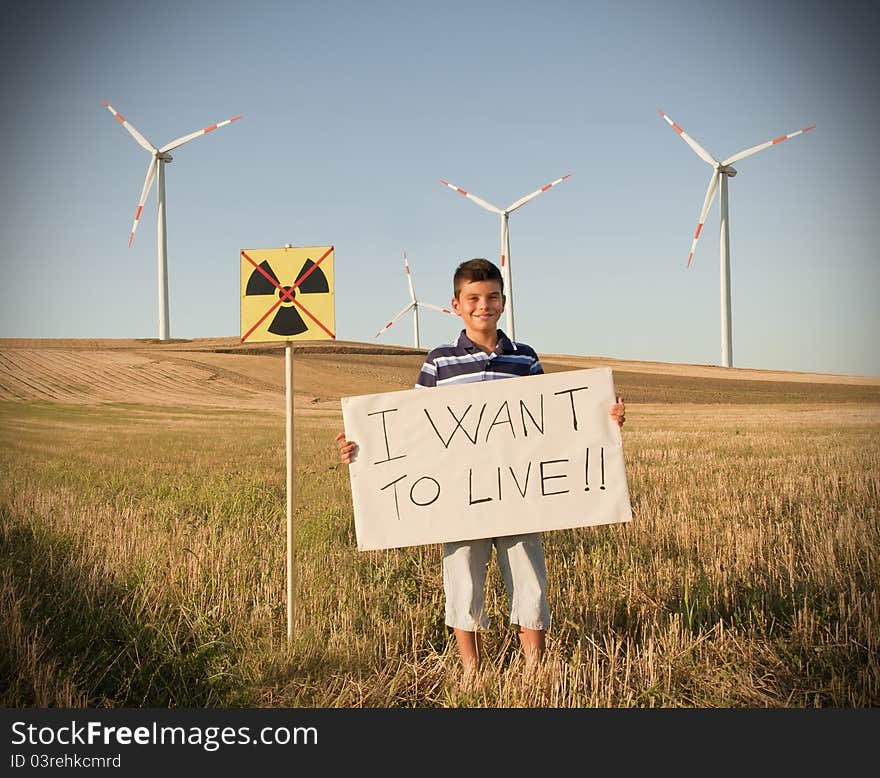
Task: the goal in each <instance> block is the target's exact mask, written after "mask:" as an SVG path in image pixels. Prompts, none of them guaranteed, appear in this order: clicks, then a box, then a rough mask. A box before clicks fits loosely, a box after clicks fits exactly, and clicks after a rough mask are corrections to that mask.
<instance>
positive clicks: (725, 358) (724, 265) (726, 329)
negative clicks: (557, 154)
mask: <svg viewBox="0 0 880 778" xmlns="http://www.w3.org/2000/svg"><path fill="white" fill-rule="evenodd" d="M657 113H659V114H660V115H661V116H662V117H663V118H664V119H665V120H666V121H667V122H668V123H669V126H670V127H672V129H673V130H675V131H676V132H677V133H678V134H679V135H681V138H682V140H683V141H684V142H685V143H687V145H688V146H690V147H691V148H692V149H693V150H694V151H695V152H696V154H697V156H698V157H699V158H700V159H702V160H703V161H704V162H707V163H708V164H709V165H711V166H712V168H713V170H712V176H711V178H710V179H709V188H708V189H707V190H706V199H705V200H704V201H703V210H702V211H701V212H700V221H699V222H698V223H697V231H696V232H695V233H694V240H693V243H691V253H690V254H689V255H688V261H687V266H688V267H690V266H691V260H692V259H693V258H694V251H695V250H696V248H697V241H698V240H699V238H700V231H701V230H702V229H703V223H704V222H705V221H706V214H707V213H708V212H709V207H710V206H711V205H712V201H713V200H714V199H715V190H716V189H717V188H718V184H719V183H720V184H721V187H720V188H721V196H720V202H721V204H720V206H719V207H720V209H721V365H722V366H723V367H731V365H732V364H733V330H732V327H731V322H730V235H729V230H730V222H729V219H728V212H727V179H728V178H733V176H735V175H736V169H735V168H733V167H731V165H732V164H733V163H734V162H739V160H741V159H745V158H746V157H750V156H751V155H752V154H757V153H758V152H759V151H763V150H764V149H767V148H770V146H775V145H776V144H777V143H782V141H784V140H788V139H789V138H794V137H796V136H798V135H803V134H804V133H805V132H809V131H810V130H813V129H815V128H816V125H815V124H813V125H810V126H809V127H804V129H802V130H798V131H797V132H790V133H789V134H788V135H782V136H780V137H778V138H774V139H773V140H768V141H767V142H766V143H759V144H758V145H757V146H752V147H751V148H748V149H745V150H743V151H740V152H738V153H736V154H734V155H733V156H732V157H728V158H727V159H725V160H724V161H723V162H719V161H718V160H717V159H715V157H713V156H712V155H711V154H710V153H709V152H708V151H706V149H704V148H703V147H702V146H701V145H700V144H699V143H697V142H696V141H695V140H694V139H693V138H692V137H691V136H690V135H688V134H687V133H686V132H685V131H684V130H683V129H681V127H679V126H678V125H677V124H676V123H675V122H674V121H672V119H670V118H669V117H668V116H667V115H666V114H665V113H663V111H662V110H661V109H660V108H658V109H657Z"/></svg>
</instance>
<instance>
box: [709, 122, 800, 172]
mask: <svg viewBox="0 0 880 778" xmlns="http://www.w3.org/2000/svg"><path fill="white" fill-rule="evenodd" d="M815 129H816V125H815V124H813V125H810V126H809V127H804V129H802V130H798V131H797V132H790V133H788V135H783V136H782V137H780V138H774V139H773V140H768V141H767V142H766V143H759V144H758V145H757V146H752V147H751V148H750V149H746V150H745V151H740V152H739V153H738V154H734V155H733V156H732V157H731V158H730V159H725V160H724V162H722V163H721V164H722V165H732V164H733V163H734V162H739V160H741V159H745V158H746V157H750V156H752V154H757V153H758V152H759V151H763V150H764V149H767V148H770V146H775V145H776V144H777V143H782V141H784V140H788V139H789V138H794V137H796V136H798V135H803V134H804V133H805V132H809V131H810V130H815Z"/></svg>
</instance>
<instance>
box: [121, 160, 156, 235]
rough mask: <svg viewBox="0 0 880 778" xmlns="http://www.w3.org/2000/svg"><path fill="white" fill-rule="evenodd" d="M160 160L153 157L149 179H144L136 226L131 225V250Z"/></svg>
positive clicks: (135, 215)
mask: <svg viewBox="0 0 880 778" xmlns="http://www.w3.org/2000/svg"><path fill="white" fill-rule="evenodd" d="M158 164H159V163H158V160H157V159H156V157H153V158H152V159H151V160H150V165H149V167H148V168H147V177H146V178H145V179H144V188H143V190H142V191H141V199H140V200H138V207H137V211H135V214H134V224H132V225H131V234H130V235H129V236H128V247H129V248H131V244H132V241H133V240H134V233H135V230H137V228H138V222H139V221H140V218H141V211H143V210H144V203H145V202H146V200H147V195H148V194H149V193H150V186H151V185H152V183H153V176H155V175H156V165H158Z"/></svg>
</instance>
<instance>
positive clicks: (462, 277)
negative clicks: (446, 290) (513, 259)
mask: <svg viewBox="0 0 880 778" xmlns="http://www.w3.org/2000/svg"><path fill="white" fill-rule="evenodd" d="M470 281H497V282H498V283H499V284H500V285H501V294H504V277H503V276H502V275H501V271H500V270H499V269H498V266H497V265H495V264H493V263H492V262H490V261H489V260H488V259H469V260H467V261H466V262H462V263H461V264H460V265H459V266H458V267H457V268H456V269H455V275H454V276H453V277H452V292H453V296H454V297H455V298H456V299H458V293H459V292H460V291H461V287H462V284H464V283H467V282H470Z"/></svg>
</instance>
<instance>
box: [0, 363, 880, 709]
mask: <svg viewBox="0 0 880 778" xmlns="http://www.w3.org/2000/svg"><path fill="white" fill-rule="evenodd" d="M83 353H84V354H85V356H83V357H82V359H83V360H85V361H84V362H83V363H82V365H81V366H80V367H78V368H77V370H78V371H79V372H78V373H77V375H78V378H76V380H75V381H74V380H73V379H69V380H68V384H67V389H66V390H65V391H66V392H67V393H66V394H61V393H59V392H56V395H57V396H54V397H50V396H48V394H47V391H48V390H45V389H44V390H40V389H39V387H38V386H37V385H38V384H39V381H38V378H39V376H44V375H45V374H47V373H46V371H47V368H45V366H41V364H40V359H38V358H37V357H33V356H32V354H31V352H28V354H29V355H30V356H28V357H27V359H24V357H23V356H22V355H21V354H12V353H11V351H6V352H4V358H5V359H7V362H6V364H9V365H12V367H10V368H8V371H7V374H3V373H2V371H0V390H2V389H3V388H4V387H5V388H6V393H5V394H3V393H2V392H0V397H2V398H4V399H2V401H0V441H2V447H0V472H2V483H0V642H2V645H0V705H3V706H6V707H22V706H38V707H53V706H64V707H83V706H90V707H93V706H126V707H132V706H134V707H147V706H150V707H166V706H186V707H201V706H219V707H234V706H257V707H274V706H279V707H453V706H480V707H496V706H511V707H519V706H551V707H587V706H599V707H640V706H644V707H653V706H664V707H719V706H723V707H744V706H749V707H812V706H823V707H874V706H877V705H880V657H878V647H880V594H878V589H880V587H878V577H880V576H878V571H880V567H878V563H880V521H878V518H880V515H878V507H880V434H878V433H880V387H878V385H877V384H878V382H876V381H871V380H867V381H864V382H855V383H847V382H845V381H839V382H835V381H833V380H826V381H818V380H817V381H812V380H804V379H803V377H798V376H794V375H793V376H791V377H789V378H786V377H784V376H783V377H779V376H776V377H774V379H773V380H769V379H768V380H762V379H761V377H755V376H748V377H744V378H742V379H741V380H731V379H729V378H727V377H721V374H719V376H715V377H712V376H710V377H705V376H695V375H693V374H690V375H689V374H688V371H685V370H679V371H677V372H676V371H675V370H674V369H670V370H668V371H667V372H665V373H664V372H657V371H653V372H652V371H650V370H647V369H645V368H643V367H640V366H637V365H634V366H632V367H631V368H629V369H624V367H619V366H615V380H616V385H617V388H618V390H619V391H620V392H622V393H624V394H625V396H626V398H627V424H626V427H625V429H624V448H625V455H626V462H627V473H628V479H629V487H630V493H631V498H632V505H633V513H634V519H633V521H632V522H631V523H629V524H625V525H614V526H605V527H593V528H585V529H581V530H566V531H558V532H551V533H546V535H545V548H546V553H547V566H548V578H549V585H550V592H549V596H550V602H551V607H552V611H553V619H554V621H553V626H552V628H551V630H550V632H549V633H548V652H547V657H546V661H545V662H544V663H543V664H542V666H541V667H540V668H538V670H537V671H536V672H534V673H527V672H524V668H523V666H522V660H521V657H520V654H519V651H518V647H517V644H516V639H515V635H514V634H513V632H512V630H511V628H510V627H509V626H507V625H505V616H504V614H505V605H506V603H505V595H504V592H503V587H502V585H501V582H500V578H499V576H498V575H497V571H496V569H495V567H494V566H493V567H492V568H491V573H490V581H489V585H490V589H489V600H488V602H489V607H490V613H491V617H492V629H491V630H490V631H489V633H488V634H487V639H486V654H487V659H488V661H487V663H486V665H485V667H484V669H483V671H482V673H481V674H480V676H479V677H478V678H476V679H475V680H474V681H472V682H468V683H464V682H463V681H462V678H461V675H460V670H459V664H458V659H457V653H456V651H455V648H454V646H453V645H452V643H451V642H450V636H449V634H448V632H447V630H446V628H445V626H444V624H443V595H442V580H441V569H440V551H439V548H438V547H436V546H425V547H415V548H406V549H398V550H392V551H375V552H358V551H357V550H356V548H355V539H354V525H353V519H352V511H351V500H350V494H349V487H348V474H347V471H346V469H345V468H344V466H342V465H340V464H338V455H337V453H336V447H335V443H334V441H333V437H334V435H335V434H336V432H337V431H338V430H339V429H341V413H340V412H339V410H338V397H339V396H342V395H344V394H348V393H351V394H354V393H366V392H367V391H388V390H390V389H392V388H405V386H406V385H407V381H411V376H412V370H411V368H412V364H415V365H416V369H417V365H418V364H419V363H420V359H421V358H420V356H419V355H418V354H408V353H402V354H400V355H390V356H387V357H383V358H379V357H375V356H374V357H370V356H369V355H366V356H364V355H359V354H352V355H346V354H340V355H336V356H334V357H333V359H332V360H329V359H327V358H326V357H322V356H321V355H320V354H313V355H307V354H304V355H302V357H301V360H300V367H299V368H298V371H299V372H298V373H297V375H298V380H299V379H301V381H302V385H299V384H298V388H297V391H298V395H297V420H296V446H297V450H296V497H295V503H296V506H297V507H296V516H295V526H296V543H295V548H296V565H295V567H296V607H295V630H294V633H295V634H294V640H293V643H292V644H291V645H288V644H287V639H286V606H285V586H286V582H285V551H286V549H285V523H286V514H285V486H284V476H285V451H284V418H283V412H280V409H281V403H282V400H283V384H282V386H281V388H280V390H279V387H278V385H277V380H280V381H282V382H283V374H282V372H281V370H282V368H281V365H282V363H283V359H280V358H279V357H278V355H277V354H275V355H272V354H265V353H257V352H254V353H252V354H249V355H248V354H243V353H235V354H221V353H218V352H217V351H216V350H215V351H212V352H211V354H210V356H199V357H198V360H197V361H198V364H196V362H195V361H189V362H187V366H186V369H185V370H184V365H183V362H181V360H182V359H183V357H181V356H179V355H178V356H175V357H174V359H175V360H177V361H175V362H174V370H176V371H178V372H177V373H175V375H176V376H177V378H176V379H175V380H176V381H177V382H178V383H174V381H171V383H170V384H169V383H168V380H169V379H168V375H169V373H168V371H167V370H165V368H162V370H159V368H157V367H156V365H157V364H161V365H165V364H166V363H165V362H162V361H161V360H159V361H158V362H151V360H152V359H153V357H152V356H150V357H149V358H146V357H143V355H139V356H138V359H139V360H141V361H137V360H134V361H131V362H130V363H129V362H125V364H126V365H129V368H130V369H131V371H132V372H131V375H132V376H133V379H132V380H133V383H132V385H133V386H134V385H135V384H136V381H134V379H135V378H137V377H138V376H139V375H140V376H144V377H146V376H156V375H159V377H160V378H161V380H162V381H163V382H165V383H161V386H164V387H165V389H163V390H162V392H164V393H162V394H158V393H157V394H156V398H159V399H156V400H155V401H152V400H151V399H150V392H149V391H148V390H144V391H142V392H141V393H140V394H137V393H135V392H131V393H132V396H133V400H132V401H131V402H127V403H125V402H120V401H114V400H113V399H112V398H110V399H109V400H108V398H107V396H106V392H107V391H109V390H108V389H107V386H106V381H104V383H101V381H103V380H104V379H101V378H100V376H102V375H104V373H101V371H100V370H98V369H97V368H96V367H95V366H94V365H98V364H99V363H100V364H102V365H104V364H109V362H108V361H107V359H108V358H107V357H106V354H103V356H101V349H84V350H83ZM93 353H94V354H98V355H99V356H100V359H98V358H97V357H96V358H95V359H96V360H97V361H95V362H94V363H90V362H89V359H91V358H92V357H91V356H90V355H93ZM10 354H11V355H10ZM22 360H24V361H25V362H27V360H31V361H30V362H28V364H31V365H32V367H30V368H28V371H27V375H22V371H23V368H22V364H23V362H22ZM101 360H104V361H101ZM114 360H117V361H116V362H114V363H113V365H114V366H112V370H111V369H110V368H108V374H112V375H115V376H118V375H121V374H122V373H123V372H124V371H123V368H122V367H120V365H122V363H123V362H124V360H122V358H121V357H118V355H117V356H114ZM186 360H196V357H195V356H192V355H189V356H186ZM248 360H250V361H248ZM309 360H312V362H310V361H309ZM383 360H384V361H383ZM117 363H118V364H117ZM313 363H314V364H313ZM71 364H72V363H71ZM89 364H92V367H91V368H89ZM545 364H546V366H547V368H548V370H554V369H570V368H571V365H570V364H568V363H567V362H565V361H564V360H561V359H560V360H558V361H554V360H552V359H548V360H546V362H545ZM206 366H209V367H206ZM243 366H244V367H243ZM250 366H252V367H250ZM590 366H592V365H590ZM209 368H210V370H209ZM324 368H326V370H325V372H323V373H322V372H321V369H324ZM126 369H128V368H126ZM138 370H140V371H141V372H140V373H138V372H137V371H138ZM163 370H165V372H162V371H163ZM205 370H208V372H209V374H207V375H204V374H203V373H204V371H205ZM327 370H329V371H330V372H329V373H328V372H327ZM181 371H182V372H181ZM200 371H201V372H200ZM310 371H313V372H314V376H313V375H312V373H311V372H310ZM13 372H15V378H16V380H18V383H14V382H13V380H12V378H10V377H9V376H11V375H12V373H13ZM69 372H71V373H72V372H73V368H72V367H71V368H69ZM691 372H693V371H691ZM276 374H277V376H278V378H277V379H275V378H272V376H274V375H276ZM235 375H238V376H239V377H240V379H241V380H237V379H235V377H234V376H235ZM94 376H98V378H95V377H94ZM249 376H250V380H252V381H253V385H254V386H255V387H257V388H256V389H254V392H257V391H258V393H259V394H258V395H256V394H253V393H252V394H248V391H249V390H248V387H249V385H250V384H249V382H248V381H249V378H248V377H249ZM25 379H26V380H25ZM150 380H152V379H150ZM157 381H158V379H157ZM187 381H189V382H190V383H189V384H186V382H187ZM310 381H313V383H309V382H310ZM145 382H146V383H149V382H148V381H147V379H146V378H143V380H142V382H141V383H142V385H145ZM26 384H29V385H31V386H32V387H37V388H32V390H29V391H26V390H25V389H23V388H22V386H24V385H26ZM184 384H186V386H184ZM159 385H160V383H157V386H159ZM168 386H171V387H172V388H174V389H175V391H170V390H168ZM10 387H11V388H10ZM186 387H190V389H191V391H190V390H188V389H186ZM193 387H194V388H193ZM369 387H373V388H372V389H370V388H369ZM352 388H353V389H354V390H353V391H352ZM40 391H43V394H40ZM126 391H128V390H126ZM212 391H213V392H214V395H212V394H211V392H212ZM29 392H30V393H29ZM90 392H91V394H90ZM102 392H103V393H104V394H102ZM157 392H158V390H157ZM235 392H238V393H239V394H235ZM212 396H213V397H215V399H216V402H214V403H212V402H211V401H210V400H211V397H212ZM90 397H91V401H90V399H89V398H90ZM230 397H233V399H235V398H238V399H236V400H235V402H228V403H227V402H226V401H227V400H229V398H230ZM254 397H258V399H261V402H262V407H263V409H261V408H260V403H258V402H256V401H253V402H252V401H251V400H252V399H253V398H254ZM193 398H195V399H193ZM266 398H268V399H266ZM175 400H177V401H178V404H175ZM263 400H265V402H263ZM224 404H226V405H229V406H231V407H224Z"/></svg>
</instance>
